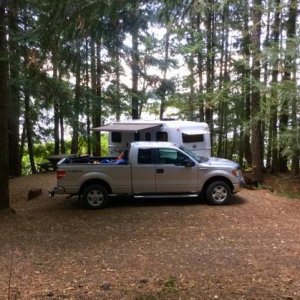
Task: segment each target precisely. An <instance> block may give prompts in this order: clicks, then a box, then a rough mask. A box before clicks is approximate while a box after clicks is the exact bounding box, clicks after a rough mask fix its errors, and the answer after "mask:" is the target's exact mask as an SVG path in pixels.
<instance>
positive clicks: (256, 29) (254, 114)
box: [251, 0, 263, 182]
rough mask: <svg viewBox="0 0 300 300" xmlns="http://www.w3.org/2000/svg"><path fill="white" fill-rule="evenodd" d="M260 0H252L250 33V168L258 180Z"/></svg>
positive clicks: (260, 169) (260, 161)
mask: <svg viewBox="0 0 300 300" xmlns="http://www.w3.org/2000/svg"><path fill="white" fill-rule="evenodd" d="M261 11H262V6H261V0H254V1H253V11H252V21H253V28H252V34H251V44H252V49H253V50H252V51H253V52H252V61H253V65H252V70H251V72H252V86H251V89H252V97H251V129H252V139H251V150H252V170H253V174H254V177H255V178H256V180H258V181H259V182H262V180H263V153H262V142H263V140H262V132H261V126H262V122H261V120H260V119H259V112H260V91H259V88H258V87H257V83H258V82H260V68H261V63H260V37H261Z"/></svg>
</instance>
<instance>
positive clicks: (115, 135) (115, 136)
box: [111, 131, 122, 143]
mask: <svg viewBox="0 0 300 300" xmlns="http://www.w3.org/2000/svg"><path fill="white" fill-rule="evenodd" d="M111 141H112V142H113V143H121V142H122V133H121V132H117V131H112V132H111Z"/></svg>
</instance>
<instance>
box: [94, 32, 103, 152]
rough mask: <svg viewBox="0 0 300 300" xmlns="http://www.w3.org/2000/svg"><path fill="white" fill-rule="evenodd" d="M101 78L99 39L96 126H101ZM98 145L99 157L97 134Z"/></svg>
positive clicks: (99, 47)
mask: <svg viewBox="0 0 300 300" xmlns="http://www.w3.org/2000/svg"><path fill="white" fill-rule="evenodd" d="M101 76H102V66H101V37H99V38H98V40H97V88H96V95H97V108H98V109H97V110H96V111H95V114H96V119H97V122H98V125H97V126H101V123H102V86H101ZM98 138H99V140H98V144H97V145H96V147H97V154H98V155H99V156H100V155H101V134H100V132H99V136H98Z"/></svg>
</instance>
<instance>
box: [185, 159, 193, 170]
mask: <svg viewBox="0 0 300 300" xmlns="http://www.w3.org/2000/svg"><path fill="white" fill-rule="evenodd" d="M184 166H185V167H186V168H191V167H194V166H195V162H194V161H192V160H190V159H185V160H184Z"/></svg>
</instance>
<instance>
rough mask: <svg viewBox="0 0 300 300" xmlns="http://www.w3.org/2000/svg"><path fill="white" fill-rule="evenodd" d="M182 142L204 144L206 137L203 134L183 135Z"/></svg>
mask: <svg viewBox="0 0 300 300" xmlns="http://www.w3.org/2000/svg"><path fill="white" fill-rule="evenodd" d="M182 142H183V143H198V142H204V135H203V134H186V133H183V134H182Z"/></svg>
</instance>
